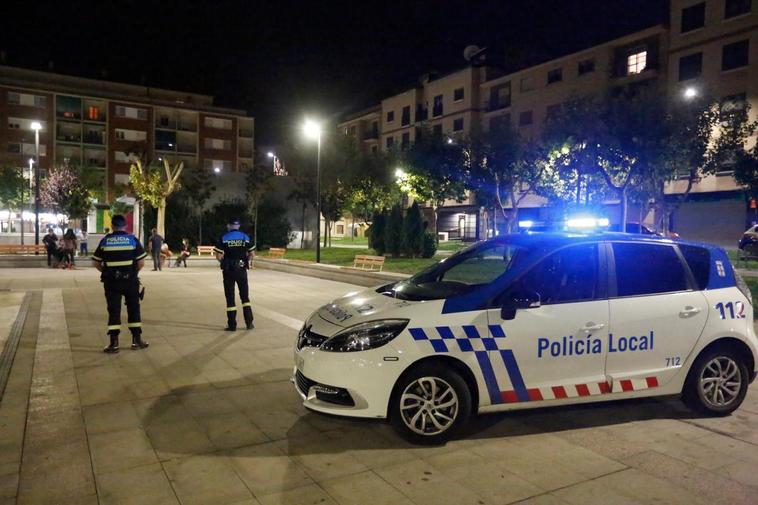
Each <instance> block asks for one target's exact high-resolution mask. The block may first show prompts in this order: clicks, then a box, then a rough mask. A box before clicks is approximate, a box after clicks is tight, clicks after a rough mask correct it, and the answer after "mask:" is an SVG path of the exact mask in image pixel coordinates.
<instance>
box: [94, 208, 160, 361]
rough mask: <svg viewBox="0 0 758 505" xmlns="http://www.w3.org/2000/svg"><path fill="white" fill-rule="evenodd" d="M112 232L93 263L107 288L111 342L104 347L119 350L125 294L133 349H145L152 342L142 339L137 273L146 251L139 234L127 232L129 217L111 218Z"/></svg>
mask: <svg viewBox="0 0 758 505" xmlns="http://www.w3.org/2000/svg"><path fill="white" fill-rule="evenodd" d="M111 226H113V233H109V234H108V235H106V236H105V237H103V238H102V240H101V241H100V244H99V245H98V246H97V249H96V250H95V253H94V254H93V255H92V263H93V265H94V266H95V268H97V269H98V270H99V271H100V272H101V273H100V281H101V282H102V283H103V288H104V289H105V302H106V304H107V306H108V337H109V340H110V343H109V344H108V346H107V347H106V348H105V349H103V351H104V352H107V353H117V352H118V350H119V349H118V336H119V333H120V332H121V298H122V297H123V298H124V302H125V304H126V313H127V327H128V328H129V331H131V333H132V349H134V350H136V349H144V348H145V347H147V346H148V345H149V344H148V343H147V342H145V341H144V340H142V318H141V317H140V291H139V286H140V283H139V279H138V278H137V274H138V272H139V271H140V270H142V267H144V266H145V257H146V256H147V253H146V252H145V249H144V248H143V247H142V244H140V242H139V240H137V238H136V237H135V236H134V235H132V234H130V233H127V232H126V218H125V217H124V216H122V215H120V214H116V215H115V216H113V217H112V218H111Z"/></svg>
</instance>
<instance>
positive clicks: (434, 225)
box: [429, 204, 439, 240]
mask: <svg viewBox="0 0 758 505" xmlns="http://www.w3.org/2000/svg"><path fill="white" fill-rule="evenodd" d="M429 224H430V225H431V226H430V228H431V229H432V234H433V235H434V240H437V237H438V236H439V234H438V233H437V232H438V230H437V206H436V205H434V204H432V222H431V223H429Z"/></svg>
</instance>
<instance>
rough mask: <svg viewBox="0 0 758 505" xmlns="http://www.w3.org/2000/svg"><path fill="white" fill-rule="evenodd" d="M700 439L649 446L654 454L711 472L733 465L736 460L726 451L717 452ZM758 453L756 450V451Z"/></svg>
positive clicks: (672, 441)
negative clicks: (703, 443) (669, 457)
mask: <svg viewBox="0 0 758 505" xmlns="http://www.w3.org/2000/svg"><path fill="white" fill-rule="evenodd" d="M699 441H700V439H696V440H684V439H681V438H673V437H672V438H670V439H668V440H660V441H657V442H655V443H653V444H652V445H651V448H652V450H653V451H655V452H659V453H661V454H666V455H667V456H671V457H672V458H676V459H678V460H681V461H684V462H685V463H688V464H690V465H694V466H699V467H700V468H705V469H708V470H713V469H715V468H719V467H721V466H725V465H728V464H730V463H733V462H734V461H735V460H736V458H735V457H734V456H733V455H731V454H729V453H728V452H727V451H723V450H718V449H715V448H713V447H708V446H705V445H702V444H700V443H699ZM757 449H758V448H757ZM756 452H758V450H756Z"/></svg>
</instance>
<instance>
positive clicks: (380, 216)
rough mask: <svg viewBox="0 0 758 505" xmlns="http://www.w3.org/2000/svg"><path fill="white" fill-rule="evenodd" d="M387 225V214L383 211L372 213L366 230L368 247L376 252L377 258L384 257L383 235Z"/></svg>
mask: <svg viewBox="0 0 758 505" xmlns="http://www.w3.org/2000/svg"><path fill="white" fill-rule="evenodd" d="M386 225H387V212H386V211H385V210H377V211H374V216H373V218H372V219H371V226H369V229H368V246H369V247H370V248H371V249H373V250H374V251H376V254H378V255H379V256H384V252H385V251H386V250H387V248H386V247H385V244H384V234H385V229H386V227H387V226H386Z"/></svg>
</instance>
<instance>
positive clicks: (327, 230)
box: [324, 216, 329, 248]
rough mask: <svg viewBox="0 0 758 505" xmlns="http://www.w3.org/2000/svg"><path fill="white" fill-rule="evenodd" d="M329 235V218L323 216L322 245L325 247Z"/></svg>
mask: <svg viewBox="0 0 758 505" xmlns="http://www.w3.org/2000/svg"><path fill="white" fill-rule="evenodd" d="M328 237H329V219H327V218H326V216H324V247H325V248H326V244H327V238H328Z"/></svg>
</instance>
